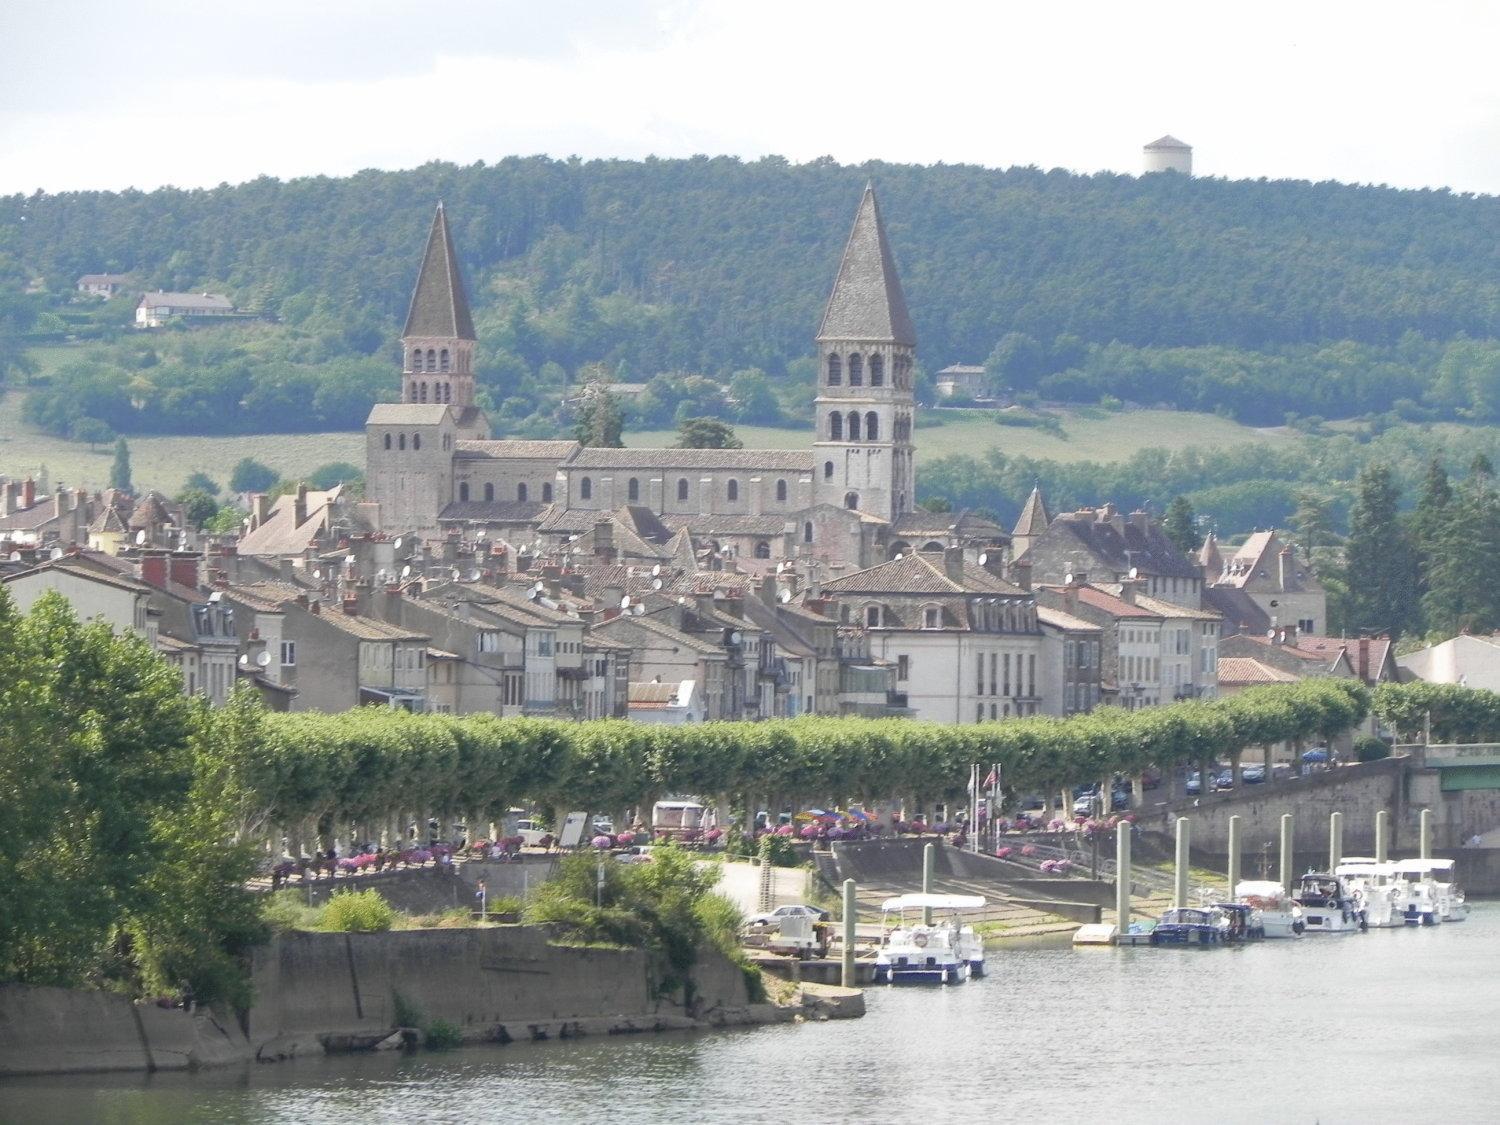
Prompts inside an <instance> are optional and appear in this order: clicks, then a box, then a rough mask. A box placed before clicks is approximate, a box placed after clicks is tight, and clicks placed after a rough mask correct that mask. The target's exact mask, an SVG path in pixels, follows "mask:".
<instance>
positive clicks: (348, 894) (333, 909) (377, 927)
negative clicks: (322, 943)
mask: <svg viewBox="0 0 1500 1125" xmlns="http://www.w3.org/2000/svg"><path fill="white" fill-rule="evenodd" d="M396 917H397V913H396V908H395V907H394V906H392V905H391V904H390V903H389V902H387V901H386V900H385V899H384V898H382V897H381V895H380V892H379V891H376V890H375V889H374V888H370V889H369V890H363V891H339V892H338V893H337V894H335V895H333V896H332V897H331V898H329V900H328V901H327V902H326V903H324V904H323V910H322V912H321V914H320V915H319V918H318V925H319V928H320V929H324V930H332V931H334V932H336V933H357V934H370V933H378V932H380V931H382V930H389V929H390V928H391V927H392V926H394V925H395V924H396Z"/></svg>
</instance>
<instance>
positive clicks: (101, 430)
mask: <svg viewBox="0 0 1500 1125" xmlns="http://www.w3.org/2000/svg"><path fill="white" fill-rule="evenodd" d="M68 436H69V437H70V438H72V439H73V440H74V441H86V442H88V445H89V451H90V452H93V450H94V449H95V447H97V446H100V445H103V444H104V443H105V442H107V441H114V440H115V431H114V429H113V428H112V427H111V426H110V424H109V423H108V422H101V421H99V419H97V418H77V419H75V420H74V421H73V424H72V425H71V426H69V427H68Z"/></svg>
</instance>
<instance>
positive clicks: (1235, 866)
mask: <svg viewBox="0 0 1500 1125" xmlns="http://www.w3.org/2000/svg"><path fill="white" fill-rule="evenodd" d="M1226 874H1227V876H1228V878H1229V901H1230V902H1233V901H1234V888H1235V887H1237V886H1238V885H1239V882H1240V818H1239V817H1237V816H1232V817H1230V818H1229V863H1228V870H1227V872H1226Z"/></svg>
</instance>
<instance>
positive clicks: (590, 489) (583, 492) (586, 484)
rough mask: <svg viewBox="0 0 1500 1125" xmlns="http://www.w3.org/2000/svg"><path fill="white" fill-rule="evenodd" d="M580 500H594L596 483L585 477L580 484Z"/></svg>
mask: <svg viewBox="0 0 1500 1125" xmlns="http://www.w3.org/2000/svg"><path fill="white" fill-rule="evenodd" d="M578 498H579V499H580V500H592V499H593V498H594V482H593V481H591V480H590V479H589V478H588V477H584V478H583V479H582V480H581V481H579V482H578Z"/></svg>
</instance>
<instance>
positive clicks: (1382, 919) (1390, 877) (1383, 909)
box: [1334, 856, 1406, 929]
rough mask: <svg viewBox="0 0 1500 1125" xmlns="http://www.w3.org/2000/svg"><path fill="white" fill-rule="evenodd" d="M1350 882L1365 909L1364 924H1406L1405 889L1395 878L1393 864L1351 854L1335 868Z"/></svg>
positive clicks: (1381, 925) (1380, 926) (1337, 873)
mask: <svg viewBox="0 0 1500 1125" xmlns="http://www.w3.org/2000/svg"><path fill="white" fill-rule="evenodd" d="M1334 874H1335V875H1338V876H1339V877H1340V878H1342V879H1343V880H1344V881H1345V882H1347V883H1348V884H1349V887H1350V889H1351V890H1352V891H1353V892H1354V897H1355V900H1356V901H1357V902H1358V903H1359V905H1360V906H1361V907H1362V908H1363V910H1364V913H1365V924H1366V925H1369V926H1376V927H1378V928H1381V929H1384V928H1387V927H1390V926H1404V925H1405V924H1406V919H1405V918H1404V917H1403V903H1404V897H1403V896H1404V889H1403V886H1402V884H1401V882H1400V880H1399V879H1398V878H1397V877H1396V865H1395V864H1394V863H1377V862H1376V861H1375V860H1373V859H1370V858H1367V857H1359V856H1349V857H1347V858H1346V859H1345V860H1344V861H1343V862H1342V863H1340V864H1339V865H1338V867H1336V868H1335V869H1334Z"/></svg>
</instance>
